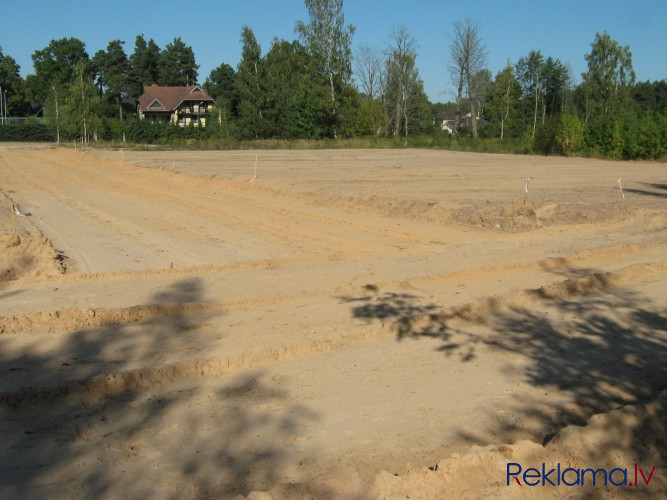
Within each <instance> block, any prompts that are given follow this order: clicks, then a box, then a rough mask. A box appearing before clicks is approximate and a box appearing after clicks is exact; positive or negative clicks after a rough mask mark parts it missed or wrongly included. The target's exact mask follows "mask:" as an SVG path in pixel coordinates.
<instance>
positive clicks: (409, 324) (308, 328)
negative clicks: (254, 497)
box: [0, 145, 667, 498]
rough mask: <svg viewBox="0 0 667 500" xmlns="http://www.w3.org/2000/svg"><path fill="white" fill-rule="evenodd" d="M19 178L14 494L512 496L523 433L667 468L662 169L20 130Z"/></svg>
mask: <svg viewBox="0 0 667 500" xmlns="http://www.w3.org/2000/svg"><path fill="white" fill-rule="evenodd" d="M619 180H620V182H619ZM621 188H622V191H621ZM0 189H1V190H2V191H0V203H1V204H2V205H3V206H5V207H6V209H2V210H1V211H0V224H2V226H1V227H2V231H0V233H2V234H4V235H5V236H3V237H2V238H3V239H2V240H1V241H0V248H2V249H3V252H4V253H3V257H2V261H0V272H2V276H3V278H0V279H2V281H0V353H1V354H0V370H1V373H2V374H3V377H2V378H1V379H0V396H1V397H0V403H1V410H0V411H1V414H2V426H1V427H0V435H1V436H2V442H3V446H2V465H0V496H1V497H5V498H8V497H13V498H21V497H24V498H28V497H33V498H34V497H35V496H43V495H48V496H50V497H53V498H60V497H62V498H71V497H80V498H92V497H96V498H104V497H108V498H118V497H119V496H122V497H128V498H149V497H153V498H165V497H169V498H199V497H202V498H210V497H220V498H233V497H234V496H235V495H237V494H241V495H247V494H249V493H250V492H251V491H253V490H258V491H259V490H266V491H268V490H271V489H272V488H273V495H274V497H276V498H278V497H279V496H280V494H284V495H285V497H289V498H295V497H299V496H301V497H303V498H309V496H308V495H310V497H314V498H326V497H329V498H394V497H395V498H404V497H405V496H404V495H405V494H409V495H411V497H412V498H433V495H436V496H438V495H442V494H444V493H442V492H447V495H454V496H461V494H464V493H465V492H468V493H465V494H469V496H470V497H471V498H473V497H480V496H487V495H489V496H493V495H507V494H508V493H507V492H508V491H509V490H507V486H506V484H505V469H504V467H505V464H506V462H507V461H508V459H507V457H505V456H503V455H502V453H500V452H496V451H494V450H497V449H499V448H498V447H501V448H502V446H505V448H502V449H510V450H512V448H511V447H508V446H509V445H512V446H514V448H513V450H514V456H515V457H519V456H528V455H526V453H528V451H530V453H533V452H534V453H535V455H534V456H543V457H546V456H548V457H550V459H554V460H555V459H556V458H558V457H563V456H567V457H569V458H568V459H569V460H570V462H571V463H576V464H580V465H581V466H587V465H595V464H589V463H588V461H590V460H597V462H604V463H605V464H609V465H612V464H616V465H617V464H618V463H622V464H626V466H629V465H630V464H631V463H634V462H636V461H637V460H644V461H645V463H646V464H647V465H648V464H649V463H654V462H656V461H657V460H662V472H663V473H662V476H656V480H655V482H652V483H651V484H650V485H648V486H646V487H645V491H646V492H649V493H651V494H653V493H656V492H658V491H662V489H664V488H665V487H666V486H665V484H666V483H665V481H664V463H665V462H664V460H665V446H664V434H665V433H664V418H662V417H664V398H663V399H660V397H659V394H660V393H661V391H663V390H664V389H665V388H666V380H667V377H666V375H667V368H666V365H665V361H664V360H665V359H666V354H667V327H666V326H665V325H667V317H666V316H665V310H666V306H667V299H665V297H666V296H667V293H666V292H667V280H665V276H666V275H667V252H666V251H665V244H666V243H667V210H666V209H667V170H666V167H665V166H664V164H654V163H626V162H623V163H622V162H607V161H596V160H583V159H571V158H536V157H529V156H510V155H506V156H500V155H476V154H465V153H454V152H441V151H420V150H399V151H257V152H255V151H235V152H140V151H121V150H99V151H97V150H91V151H87V152H82V151H72V150H66V149H58V148H53V147H50V146H37V145H30V146H20V145H14V146H5V147H4V148H0ZM621 193H622V194H623V196H624V197H622V196H621ZM11 203H15V204H16V205H17V206H18V207H19V209H20V211H21V213H23V214H24V215H25V217H17V216H14V217H13V219H14V220H13V221H12V216H11V214H10V212H9V206H10V204H11ZM13 228H15V229H13ZM12 233H16V236H15V235H13V234H12ZM646 405H648V406H646ZM623 411H625V412H630V411H632V412H634V413H633V415H634V420H632V419H629V420H628V419H627V418H625V417H623V418H624V419H625V420H623V419H621V420H619V418H620V417H619V418H616V417H612V415H625V414H624V413H622V414H618V413H614V412H623ZM610 412H611V413H610ZM598 413H604V414H605V415H604V416H603V417H600V416H598V417H595V418H594V419H593V420H591V421H589V419H591V417H592V416H593V415H595V414H598ZM600 418H606V419H607V420H604V422H606V424H604V425H603V423H604V422H603V423H601V422H600ZM586 422H589V426H590V429H597V430H596V431H595V432H594V431H593V430H591V433H589V434H584V437H581V436H580V435H578V434H577V436H578V437H577V439H578V440H579V441H581V442H582V444H581V447H580V448H578V447H576V446H575V447H574V448H572V447H573V445H572V442H573V441H572V440H573V439H574V438H572V432H570V431H568V429H570V428H568V427H567V426H572V425H575V424H576V425H583V424H585V423H586ZM656 422H662V425H663V432H662V434H663V438H656V437H655V435H654V434H653V433H655V432H660V428H659V424H656ZM596 425H597V426H598V427H595V426H596ZM656 425H658V427H656ZM600 426H601V428H602V431H603V432H602V431H600ZM587 428H589V427H585V428H584V429H587ZM563 429H565V430H563ZM656 429H658V430H657V431H656ZM596 432H597V433H596ZM615 433H618V435H620V436H626V437H631V436H634V438H635V439H634V440H633V439H630V440H629V441H628V442H625V441H623V440H622V439H620V438H619V440H618V442H616V441H615V440H613V439H612V438H611V437H610V436H615V435H616V434H615ZM602 434H604V435H605V436H607V438H606V439H605V440H602V439H601V438H600V437H599V436H600V435H602ZM554 436H557V437H558V438H557V439H555V440H554V439H552V438H553V437H554ZM567 436H570V437H569V438H567ZM568 439H569V441H568ZM621 441H623V442H621ZM640 442H641V443H642V444H641V445H640V444H639V443H640ZM513 443H524V444H513ZM547 443H549V444H547ZM542 444H545V446H544V447H543V446H542ZM473 445H477V446H482V447H485V448H481V451H480V449H479V448H475V449H472V450H471V448H470V447H471V446H473ZM550 446H551V448H550ZM494 447H495V448H494ZM526 450H528V451H526ZM453 453H457V454H463V455H462V458H458V459H457V458H454V459H452V458H447V457H450V456H451V455H452V454H453ZM480 453H481V454H480ZM522 453H524V454H523V455H522ZM540 453H541V454H542V455H540ZM596 453H597V455H595V454H596ZM531 456H533V455H531ZM471 457H472V458H471ZM480 457H482V458H480ZM554 457H556V458H554ZM445 459H446V460H445ZM558 459H559V460H560V459H561V458H558ZM651 461H653V462H651ZM439 462H440V465H439V467H438V468H436V467H435V465H436V464H438V463H439ZM474 463H477V464H479V463H487V464H489V469H488V470H484V471H480V470H477V471H474V470H470V469H471V467H472V466H471V467H468V465H470V464H474ZM408 464H411V465H408ZM457 464H458V465H457ZM466 464H467V465H466ZM429 466H430V467H431V469H432V470H429V469H428V468H427V467H429ZM406 467H407V468H406ZM443 467H446V468H447V470H448V471H449V472H447V471H445V472H443ZM466 467H467V468H466ZM494 467H495V469H494ZM474 468H475V467H472V469H474ZM436 469H437V470H436ZM477 469H479V467H477ZM496 469H497V470H496ZM382 471H385V472H384V473H383V472H382ZM659 477H662V478H663V479H660V478H659ZM464 486H465V487H464ZM438 488H439V489H438ZM503 488H505V489H503ZM517 488H518V486H517ZM281 492H282V493H281ZM596 492H597V493H596ZM562 493H563V491H562V490H558V491H557V492H555V494H557V496H559V495H561V494H562ZM567 493H568V494H570V495H571V494H573V493H572V492H571V491H568V492H567ZM579 493H581V494H582V495H585V494H591V490H586V489H583V488H582V489H581V491H580V492H575V496H576V495H577V494H579ZM594 493H595V494H600V495H602V496H605V495H608V494H609V490H608V489H606V488H602V489H599V490H595V491H594ZM615 493H616V492H615ZM509 494H510V495H511V496H512V495H514V496H515V495H516V494H517V491H515V490H512V491H511V492H510V493H509ZM401 495H403V496H401Z"/></svg>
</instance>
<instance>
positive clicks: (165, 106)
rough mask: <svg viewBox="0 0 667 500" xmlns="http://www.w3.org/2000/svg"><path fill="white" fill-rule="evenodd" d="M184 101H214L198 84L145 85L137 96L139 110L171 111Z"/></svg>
mask: <svg viewBox="0 0 667 500" xmlns="http://www.w3.org/2000/svg"><path fill="white" fill-rule="evenodd" d="M184 101H196V102H215V101H214V100H213V98H212V97H211V96H210V95H208V94H206V93H205V92H204V91H203V90H202V89H201V87H200V86H199V85H188V86H186V87H160V86H159V85H147V86H145V87H144V93H143V94H141V96H139V108H140V109H141V111H173V110H175V109H176V108H178V106H179V105H180V104H181V103H182V102H184Z"/></svg>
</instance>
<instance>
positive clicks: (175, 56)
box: [158, 37, 199, 86]
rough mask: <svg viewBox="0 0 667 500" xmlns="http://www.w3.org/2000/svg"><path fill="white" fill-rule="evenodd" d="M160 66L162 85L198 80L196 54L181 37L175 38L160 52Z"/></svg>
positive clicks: (189, 83)
mask: <svg viewBox="0 0 667 500" xmlns="http://www.w3.org/2000/svg"><path fill="white" fill-rule="evenodd" d="M158 68H159V81H158V83H159V84H160V85H165V86H179V85H191V84H193V83H195V82H196V81H197V76H198V74H197V70H198V69H199V65H198V64H197V63H195V54H194V52H193V50H192V47H189V46H187V45H185V43H183V40H181V38H180V37H176V38H174V40H173V42H171V43H168V44H167V45H166V46H165V48H164V50H163V51H162V52H161V53H160V59H159V61H158Z"/></svg>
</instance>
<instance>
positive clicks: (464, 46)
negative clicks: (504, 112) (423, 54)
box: [449, 19, 487, 137]
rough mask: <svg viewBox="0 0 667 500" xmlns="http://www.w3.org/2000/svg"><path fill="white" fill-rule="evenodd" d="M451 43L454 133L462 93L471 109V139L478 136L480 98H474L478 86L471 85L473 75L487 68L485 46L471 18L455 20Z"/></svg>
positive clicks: (458, 118)
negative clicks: (454, 113) (454, 95)
mask: <svg viewBox="0 0 667 500" xmlns="http://www.w3.org/2000/svg"><path fill="white" fill-rule="evenodd" d="M450 40H451V46H450V56H451V60H450V63H449V74H450V77H451V79H452V83H454V86H455V88H456V122H455V124H454V131H455V132H456V130H457V129H458V127H459V124H460V122H461V108H462V107H463V97H464V90H465V92H466V94H467V97H468V101H469V106H470V114H471V119H472V131H473V136H474V137H477V119H478V115H479V109H478V108H477V105H478V103H479V96H477V95H475V92H476V91H477V88H478V87H475V85H474V82H473V76H474V75H476V74H477V73H479V72H480V71H481V70H482V69H484V66H485V65H486V59H487V56H486V47H485V46H484V44H483V43H482V39H481V37H480V35H479V28H478V27H477V25H476V24H475V23H474V22H473V21H472V20H471V19H466V20H464V21H456V22H455V23H454V32H453V33H452V35H451V36H450Z"/></svg>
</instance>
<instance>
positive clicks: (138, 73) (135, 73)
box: [127, 35, 160, 97]
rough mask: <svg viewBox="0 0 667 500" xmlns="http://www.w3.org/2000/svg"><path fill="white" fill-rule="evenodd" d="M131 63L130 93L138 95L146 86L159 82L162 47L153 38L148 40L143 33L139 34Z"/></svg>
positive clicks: (128, 82) (128, 87) (131, 56)
mask: <svg viewBox="0 0 667 500" xmlns="http://www.w3.org/2000/svg"><path fill="white" fill-rule="evenodd" d="M129 63H130V71H129V74H128V81H127V89H128V93H129V94H130V95H131V96H134V97H138V96H140V95H141V94H142V93H143V91H144V86H146V85H151V84H153V83H157V82H158V80H159V78H160V47H158V46H157V44H156V43H155V42H154V41H153V39H152V38H151V39H150V40H149V41H148V42H146V40H145V39H144V36H143V35H137V38H136V41H135V44H134V52H133V53H132V54H131V55H130V58H129Z"/></svg>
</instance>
